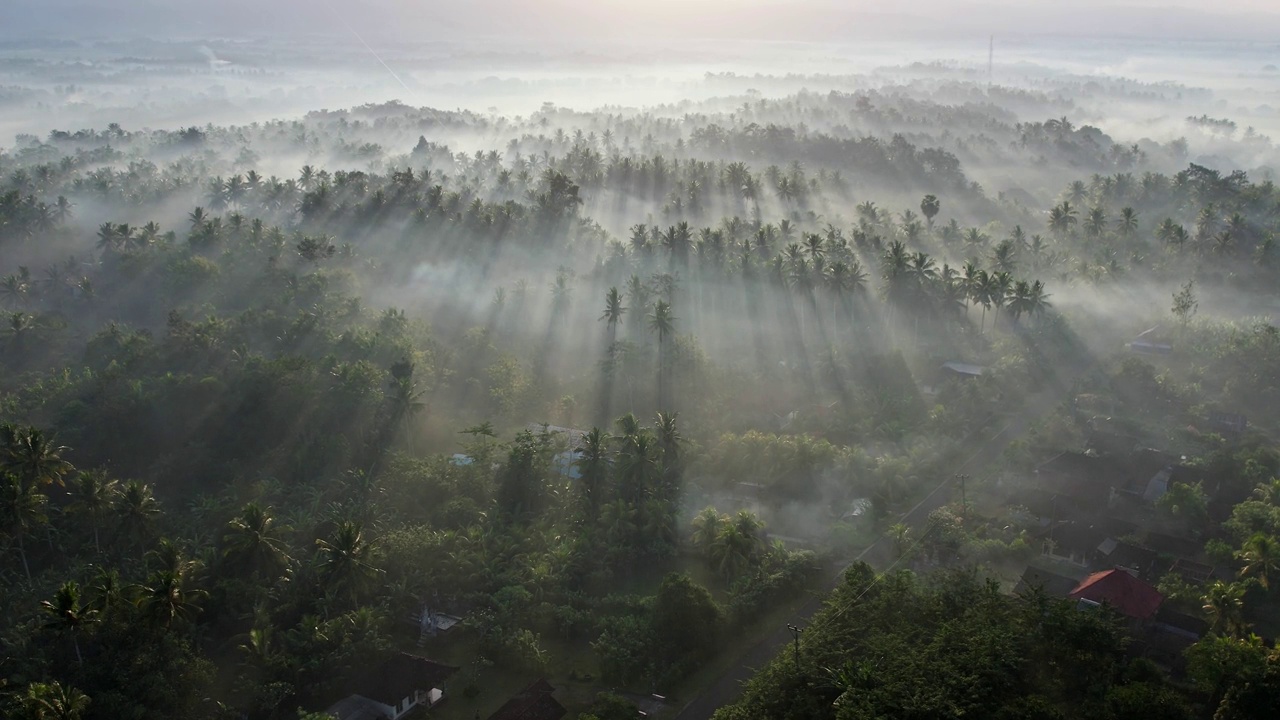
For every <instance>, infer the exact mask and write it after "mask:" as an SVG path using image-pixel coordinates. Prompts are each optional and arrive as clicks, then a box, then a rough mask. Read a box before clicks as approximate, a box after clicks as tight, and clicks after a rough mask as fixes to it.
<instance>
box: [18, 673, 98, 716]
mask: <svg viewBox="0 0 1280 720" xmlns="http://www.w3.org/2000/svg"><path fill="white" fill-rule="evenodd" d="M21 705H22V708H23V710H24V711H25V712H26V713H27V716H28V717H30V718H32V720H80V719H81V718H83V717H84V715H85V713H86V712H87V711H88V709H89V696H88V695H85V694H84V693H82V692H80V691H79V690H77V689H75V688H73V687H70V686H67V685H63V684H62V683H59V682H57V681H56V680H55V681H54V682H51V683H31V684H30V685H28V686H27V691H26V693H25V694H23V695H22V698H21Z"/></svg>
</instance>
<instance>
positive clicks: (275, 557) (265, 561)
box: [222, 503, 289, 577]
mask: <svg viewBox="0 0 1280 720" xmlns="http://www.w3.org/2000/svg"><path fill="white" fill-rule="evenodd" d="M281 534H282V533H281V529H280V528H278V527H276V525H275V518H273V517H272V516H271V509H270V508H264V507H262V506H261V505H259V504H257V503H249V504H248V505H245V506H244V507H243V508H241V510H240V514H239V515H237V516H236V517H235V518H232V520H231V522H229V523H227V531H226V532H225V533H224V534H223V536H222V556H223V557H224V558H225V559H226V560H228V561H229V562H230V563H231V564H232V565H233V566H237V567H243V568H245V569H247V570H248V571H249V573H250V574H251V575H254V576H256V575H258V574H259V573H267V574H268V576H270V577H279V574H280V573H281V572H282V571H283V570H284V569H285V568H286V567H288V565H289V555H288V553H287V552H286V551H285V545H284V541H283V540H282V539H281Z"/></svg>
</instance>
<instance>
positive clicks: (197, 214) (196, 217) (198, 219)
mask: <svg viewBox="0 0 1280 720" xmlns="http://www.w3.org/2000/svg"><path fill="white" fill-rule="evenodd" d="M187 219H188V220H190V221H191V231H192V232H195V231H196V230H199V229H200V228H201V227H202V226H203V225H204V224H205V222H206V221H208V219H209V215H208V213H206V212H205V211H204V208H202V207H199V206H197V207H196V209H195V210H192V211H191V214H190V215H187Z"/></svg>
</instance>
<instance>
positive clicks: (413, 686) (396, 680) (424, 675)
mask: <svg viewBox="0 0 1280 720" xmlns="http://www.w3.org/2000/svg"><path fill="white" fill-rule="evenodd" d="M456 672H458V668H456V667H453V666H452V665H443V664H441V663H438V662H435V661H434V660H428V659H426V658H424V657H418V656H417V655H410V654H408V653H398V654H396V655H393V656H391V657H390V658H387V660H386V661H385V662H383V663H382V664H381V665H379V666H377V667H376V668H373V669H372V670H370V671H368V672H366V673H365V675H364V676H363V677H362V678H361V679H360V681H359V682H357V683H356V685H355V688H354V691H355V693H356V694H357V695H362V696H364V697H367V698H369V699H370V700H376V701H377V702H380V703H382V704H384V705H393V706H394V705H396V704H397V703H399V702H400V701H401V700H403V699H404V698H406V697H410V696H412V695H413V694H414V692H415V691H418V690H422V691H427V690H431V689H433V688H438V687H440V686H441V685H442V684H444V681H445V680H447V679H449V676H451V675H453V674H454V673H456Z"/></svg>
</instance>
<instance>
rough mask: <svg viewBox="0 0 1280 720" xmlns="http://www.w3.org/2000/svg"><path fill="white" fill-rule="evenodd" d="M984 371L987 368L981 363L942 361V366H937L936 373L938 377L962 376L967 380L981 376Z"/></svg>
mask: <svg viewBox="0 0 1280 720" xmlns="http://www.w3.org/2000/svg"><path fill="white" fill-rule="evenodd" d="M986 371H987V369H986V368H984V367H982V366H981V365H974V364H972V363H962V362H954V361H953V362H944V363H942V367H940V368H938V375H939V378H940V379H946V378H962V379H965V380H968V379H972V378H976V377H982V374H983V373H985V372H986Z"/></svg>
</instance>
